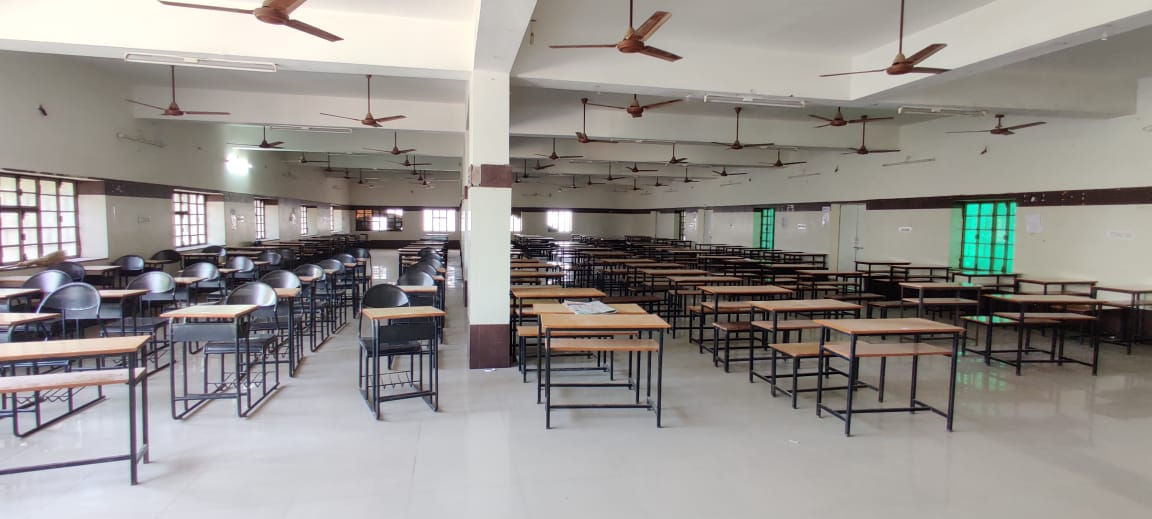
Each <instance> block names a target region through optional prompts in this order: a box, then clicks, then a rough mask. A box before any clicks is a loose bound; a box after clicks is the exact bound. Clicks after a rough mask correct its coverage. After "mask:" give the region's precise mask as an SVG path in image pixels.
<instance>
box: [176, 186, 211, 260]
mask: <svg viewBox="0 0 1152 519" xmlns="http://www.w3.org/2000/svg"><path fill="white" fill-rule="evenodd" d="M182 216H183V217H185V218H183V219H182V218H181V217H182ZM197 216H199V217H200V218H196V217H197ZM172 245H173V247H175V248H178V249H179V248H185V247H202V246H205V245H208V195H205V194H204V193H195V192H192V191H173V192H172Z"/></svg>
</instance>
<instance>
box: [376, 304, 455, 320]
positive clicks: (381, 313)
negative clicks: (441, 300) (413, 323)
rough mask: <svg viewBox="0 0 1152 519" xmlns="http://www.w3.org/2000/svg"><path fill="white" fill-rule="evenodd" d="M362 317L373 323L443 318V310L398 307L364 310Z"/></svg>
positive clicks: (424, 307)
mask: <svg viewBox="0 0 1152 519" xmlns="http://www.w3.org/2000/svg"><path fill="white" fill-rule="evenodd" d="M362 313H363V314H364V317H366V318H368V319H371V320H373V321H387V320H389V319H409V318H416V317H444V316H445V315H447V314H446V313H444V311H443V310H441V309H439V308H436V307H432V306H400V307H396V308H365V309H364V310H362Z"/></svg>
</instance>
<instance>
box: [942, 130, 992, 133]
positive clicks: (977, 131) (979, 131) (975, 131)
mask: <svg viewBox="0 0 1152 519" xmlns="http://www.w3.org/2000/svg"><path fill="white" fill-rule="evenodd" d="M990 131H992V130H964V131H959V132H944V133H988V132H990Z"/></svg>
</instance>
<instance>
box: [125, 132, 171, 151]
mask: <svg viewBox="0 0 1152 519" xmlns="http://www.w3.org/2000/svg"><path fill="white" fill-rule="evenodd" d="M116 138H117V139H120V140H122V141H132V142H135V143H139V144H147V145H149V146H155V147H157V148H163V147H164V143H163V142H161V141H157V140H152V139H146V138H144V137H133V136H131V135H128V134H126V133H123V132H116Z"/></svg>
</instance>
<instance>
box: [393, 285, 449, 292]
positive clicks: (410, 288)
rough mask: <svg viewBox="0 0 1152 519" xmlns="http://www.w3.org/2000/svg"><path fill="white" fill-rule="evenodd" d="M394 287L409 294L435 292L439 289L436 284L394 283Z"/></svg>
mask: <svg viewBox="0 0 1152 519" xmlns="http://www.w3.org/2000/svg"><path fill="white" fill-rule="evenodd" d="M396 287H397V288H399V289H400V290H403V291H405V292H407V293H409V294H435V293H437V292H439V291H440V289H439V288H437V287H436V285H396Z"/></svg>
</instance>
